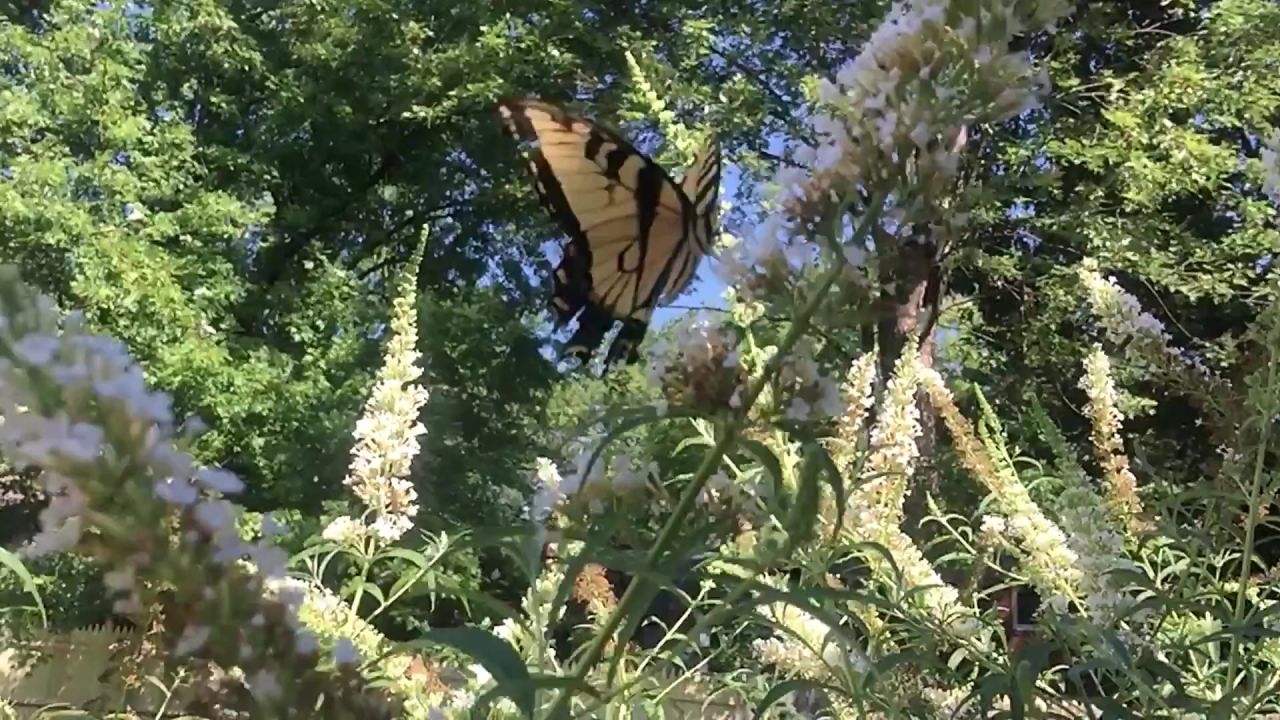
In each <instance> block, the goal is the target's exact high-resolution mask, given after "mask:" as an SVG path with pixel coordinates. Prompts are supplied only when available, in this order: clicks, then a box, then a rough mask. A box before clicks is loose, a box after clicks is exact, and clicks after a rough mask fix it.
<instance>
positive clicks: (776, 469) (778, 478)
mask: <svg viewBox="0 0 1280 720" xmlns="http://www.w3.org/2000/svg"><path fill="white" fill-rule="evenodd" d="M738 446H739V447H741V448H742V449H743V450H745V451H746V452H748V453H750V454H751V456H752V457H754V458H755V459H756V461H757V462H759V463H760V464H761V465H762V466H764V470H765V472H766V473H768V475H769V480H770V484H771V486H772V488H773V496H774V497H775V498H783V497H785V495H786V493H785V487H786V486H785V484H784V482H785V481H784V480H783V476H782V462H781V461H779V460H778V456H777V455H775V454H774V453H773V450H770V449H769V446H768V445H765V444H764V443H762V442H760V441H759V440H752V439H751V438H739V439H738Z"/></svg>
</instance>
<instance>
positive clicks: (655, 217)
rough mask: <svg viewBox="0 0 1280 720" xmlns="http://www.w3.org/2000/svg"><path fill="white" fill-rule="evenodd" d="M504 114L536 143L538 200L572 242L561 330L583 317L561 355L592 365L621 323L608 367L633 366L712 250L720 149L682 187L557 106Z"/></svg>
mask: <svg viewBox="0 0 1280 720" xmlns="http://www.w3.org/2000/svg"><path fill="white" fill-rule="evenodd" d="M498 109H499V112H500V114H501V115H502V119H503V122H504V124H505V125H506V128H507V130H508V132H510V133H511V135H513V136H514V137H515V138H516V139H517V140H520V141H524V142H527V143H529V144H531V145H532V149H531V150H530V152H529V153H528V167H529V171H530V173H531V174H532V175H533V178H534V187H535V189H536V191H537V194H538V198H539V200H540V201H541V202H542V206H543V207H544V208H545V209H546V211H547V213H548V214H549V215H550V216H551V217H552V219H554V220H555V221H556V222H557V223H558V224H559V225H560V228H561V229H562V230H563V231H564V233H565V234H566V235H567V236H568V241H567V242H566V243H565V245H564V246H563V248H564V256H563V258H562V259H561V261H560V264H559V265H558V266H557V267H556V270H555V273H554V276H553V286H552V293H551V300H550V305H551V309H552V312H553V314H554V316H555V326H556V328H557V329H559V328H562V327H564V326H565V325H566V324H568V322H569V321H570V320H572V319H573V318H574V316H577V317H578V329H577V331H576V332H575V333H574V334H573V336H572V337H570V338H569V340H568V342H566V343H565V348H564V351H563V353H562V356H563V357H570V358H576V359H578V360H580V361H581V362H582V363H586V362H587V361H588V360H589V359H590V358H591V356H592V355H593V354H594V353H595V351H596V350H597V348H599V347H600V345H601V344H602V343H603V342H604V338H605V335H606V334H607V333H608V332H609V330H610V329H612V327H613V325H614V323H615V322H617V321H621V323H622V327H621V329H620V330H619V331H618V335H617V337H616V338H615V339H614V341H613V343H612V344H611V346H610V347H609V349H608V353H607V355H606V357H605V366H606V367H609V366H611V365H613V363H614V362H616V361H617V360H619V359H625V360H626V362H628V363H633V362H635V361H636V360H638V359H639V358H640V353H639V345H640V341H641V340H643V339H644V335H645V332H646V331H647V330H648V327H649V320H650V317H651V316H652V314H653V311H654V309H655V307H657V305H658V303H659V302H670V301H671V300H674V299H675V298H676V297H678V296H679V295H680V293H682V292H683V291H684V290H685V289H686V288H687V287H688V286H689V283H690V282H691V281H692V280H693V277H694V273H695V272H696V271H697V268H698V264H699V262H700V261H701V260H702V257H703V256H704V255H706V254H707V253H708V252H709V250H710V249H711V245H712V243H713V238H714V237H715V235H716V232H717V223H718V219H717V212H718V210H719V193H720V146H719V143H718V142H717V141H716V140H715V139H714V138H713V139H712V140H710V141H709V142H708V143H707V144H706V146H705V147H704V148H703V149H702V151H701V152H699V153H698V155H697V159H696V160H695V161H694V163H693V165H692V166H690V168H689V169H688V171H687V172H686V173H685V174H684V177H683V178H682V179H681V180H679V181H676V180H673V179H671V176H670V175H668V174H667V171H666V170H664V169H663V168H662V167H660V166H659V165H658V164H657V163H655V162H654V161H653V160H651V159H650V158H649V157H648V156H646V155H644V154H643V153H641V152H640V151H638V150H636V149H635V147H633V146H632V145H631V143H629V142H627V140H626V139H624V138H623V137H622V136H621V135H619V134H618V133H617V132H614V131H613V130H611V129H609V128H607V127H605V126H604V125H601V124H599V123H597V122H594V121H592V120H589V119H587V118H585V117H582V116H579V115H576V114H573V113H570V112H568V111H566V110H565V109H563V108H561V107H559V106H557V105H554V104H552V103H547V102H543V101H540V100H534V99H503V100H500V101H499V103H498Z"/></svg>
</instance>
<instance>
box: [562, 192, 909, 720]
mask: <svg viewBox="0 0 1280 720" xmlns="http://www.w3.org/2000/svg"><path fill="white" fill-rule="evenodd" d="M884 201H885V195H884V193H879V194H877V195H876V197H875V198H874V199H873V200H872V202H871V203H870V205H868V207H867V212H866V213H865V214H864V215H863V216H862V218H860V219H859V222H858V226H857V229H856V230H855V232H854V242H858V241H861V240H862V239H863V238H865V237H866V234H867V232H868V230H870V228H871V225H872V223H874V222H875V221H876V220H877V219H878V218H879V216H880V211H881V210H882V209H883V207H884ZM839 217H840V216H839V214H837V218H839ZM843 272H844V262H843V258H842V257H840V256H838V255H837V256H836V257H835V258H834V259H833V260H832V264H831V267H830V268H829V269H828V270H827V272H826V273H825V274H824V275H823V276H822V279H821V280H820V281H819V282H818V285H817V287H816V288H815V289H814V291H813V295H812V296H810V297H809V300H808V302H806V303H805V304H804V306H803V307H801V309H800V311H799V312H797V313H796V316H795V318H794V319H793V320H792V323H791V327H789V328H787V333H786V335H784V336H783V338H782V341H781V342H779V343H778V350H777V352H776V353H774V356H773V358H771V359H770V361H769V363H768V364H767V365H766V366H765V369H764V372H762V373H761V374H760V377H758V378H756V381H755V382H754V383H752V384H751V386H750V388H748V390H747V394H746V396H745V397H744V398H743V399H742V405H741V406H740V407H739V409H738V412H737V413H736V414H734V415H733V416H732V417H731V418H730V419H729V421H728V422H726V423H725V424H724V425H723V426H722V427H721V429H720V433H719V437H718V438H717V439H716V443H715V445H713V446H712V447H711V449H710V450H708V451H707V454H706V455H705V456H703V458H702V463H701V464H700V465H699V466H698V469H697V471H696V472H695V473H694V475H693V479H692V480H691V481H690V482H689V486H688V487H687V488H685V491H684V493H683V494H681V496H680V500H679V502H678V503H677V504H676V507H675V509H674V510H672V512H671V516H670V517H669V518H668V519H667V523H666V524H665V525H664V526H663V527H662V530H661V531H660V532H659V533H658V538H657V540H655V541H654V544H653V547H652V548H650V550H649V552H648V554H646V556H645V566H646V567H648V568H653V567H655V566H656V565H657V563H658V562H659V561H660V560H661V559H662V557H663V556H664V555H666V553H667V551H668V550H669V549H670V548H671V545H672V543H674V542H675V539H676V536H677V535H678V534H679V532H680V530H681V529H682V528H683V527H684V525H685V523H686V522H687V518H688V515H689V513H690V512H691V511H692V510H693V507H694V504H695V503H696V502H697V499H698V495H699V493H701V492H702V487H703V486H704V485H706V483H707V480H708V479H710V477H711V475H712V474H713V473H714V472H715V471H716V469H717V468H718V467H719V466H720V460H721V458H723V457H724V455H725V454H726V453H727V452H729V450H731V449H733V446H734V444H735V443H736V442H737V439H738V431H739V430H740V429H741V428H742V426H743V425H744V424H745V423H746V420H747V414H748V413H749V412H750V411H751V408H752V406H753V405H755V403H756V400H758V399H759V398H760V394H761V393H762V392H764V389H765V388H766V387H767V386H768V384H769V382H770V381H771V380H772V378H773V376H774V375H775V374H777V373H778V372H779V371H780V370H781V368H782V362H783V360H784V359H785V358H786V355H787V353H789V352H790V351H791V349H792V348H793V347H794V346H795V344H796V343H797V342H799V341H800V338H801V337H802V336H803V335H804V333H805V331H807V330H808V328H809V321H810V320H811V319H812V318H813V316H814V314H816V313H817V312H818V309H819V308H821V306H822V303H823V301H824V300H826V297H827V292H828V291H829V290H830V289H831V286H832V285H834V284H835V281H836V280H837V279H838V278H839V277H840V275H841V273H843ZM743 592H745V588H744V589H743ZM643 593H644V587H643V582H642V579H641V578H639V577H637V578H634V579H632V581H631V583H630V584H629V585H628V586H627V589H626V592H624V593H623V594H622V598H621V599H620V600H619V601H618V605H617V606H616V607H615V608H614V610H613V613H612V614H610V615H609V619H608V620H607V621H606V622H605V624H604V625H603V626H602V627H601V628H600V631H599V633H598V634H597V635H596V637H595V639H594V640H593V641H592V643H591V645H590V646H589V647H588V648H587V652H586V654H585V655H583V657H582V659H581V660H580V661H579V662H578V664H577V666H576V667H575V668H574V670H573V678H574V679H575V680H577V681H578V683H583V682H585V680H586V677H587V673H589V672H590V671H591V669H592V668H593V667H595V665H596V663H598V662H600V658H602V657H603V656H604V651H605V648H606V647H608V645H609V641H610V640H611V639H612V638H613V635H614V633H615V632H617V630H618V628H619V626H621V625H622V621H623V620H624V619H625V618H626V617H627V616H628V615H630V614H631V612H632V611H633V609H634V608H633V606H634V605H635V604H636V603H637V601H638V600H639V599H640V598H641V596H642V594H643ZM623 642H625V639H624V640H623ZM572 699H573V693H572V691H569V690H566V691H564V692H562V693H561V694H560V696H559V697H558V698H556V702H555V704H554V705H553V706H552V707H551V710H550V712H549V716H550V717H551V718H559V717H567V715H568V711H569V703H570V702H572Z"/></svg>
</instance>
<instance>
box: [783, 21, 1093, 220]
mask: <svg viewBox="0 0 1280 720" xmlns="http://www.w3.org/2000/svg"><path fill="white" fill-rule="evenodd" d="M1070 10H1071V5H1070V4H1069V3H1067V2H1065V1H1063V0H1051V1H1049V2H1025V1H1023V2H1009V1H1008V0H982V1H980V2H951V1H949V0H922V1H917V2H898V3H895V4H894V6H893V8H892V9H891V10H890V11H889V14H888V16H887V17H886V18H885V20H884V21H883V22H882V23H881V24H880V26H879V27H878V28H877V29H876V31H875V32H874V33H872V35H871V37H870V38H869V39H868V40H867V42H866V44H865V45H864V46H863V50H862V52H860V53H859V54H858V56H857V57H856V58H855V59H854V60H853V61H851V62H849V63H847V64H845V65H844V66H843V67H842V68H841V69H840V70H839V72H838V73H837V74H836V78H835V82H831V81H829V80H823V81H821V83H820V85H819V89H818V99H819V103H820V104H821V105H822V106H823V108H824V109H825V110H828V111H829V112H820V113H817V114H815V115H814V116H813V117H812V118H811V124H812V129H813V131H814V132H815V133H816V135H817V137H818V139H819V143H818V145H817V146H816V147H812V148H807V147H806V148H802V149H801V153H800V156H799V157H798V159H799V160H800V161H801V162H802V164H808V163H804V161H805V160H808V161H810V162H811V164H812V166H813V172H812V173H811V174H810V175H809V176H808V177H801V176H798V175H797V176H795V177H791V178H787V179H786V182H782V183H780V184H781V185H782V186H783V187H784V188H785V189H788V190H791V192H792V200H793V204H792V208H793V210H799V211H801V212H796V213H794V214H796V215H798V216H804V215H806V213H805V212H803V209H804V208H805V206H806V204H807V203H809V202H812V201H814V200H822V199H823V198H825V197H827V196H828V195H829V193H831V192H832V191H834V192H835V193H836V194H837V195H840V196H849V195H850V194H851V193H850V191H851V190H853V189H855V188H858V187H860V186H861V187H868V188H870V187H880V188H882V189H893V188H895V187H901V186H906V185H914V186H916V187H917V188H918V190H919V191H920V192H921V194H922V197H923V196H927V195H929V194H930V192H931V191H936V190H938V189H940V188H941V186H942V184H943V183H945V182H947V180H949V179H950V178H951V177H954V175H955V173H956V171H957V169H958V160H959V158H958V151H959V149H960V146H962V145H963V137H964V130H963V128H964V127H965V126H966V125H969V124H973V123H975V122H978V123H981V122H993V121H1000V120H1003V119H1007V118H1009V117H1012V116H1014V115H1017V114H1018V113H1020V112H1023V111H1024V110H1027V109H1031V108H1033V107H1035V106H1036V105H1037V99H1036V93H1037V90H1038V89H1039V86H1043V85H1046V84H1047V80H1046V78H1045V76H1044V75H1043V73H1037V72H1035V71H1033V69H1032V67H1031V64H1030V62H1029V61H1028V59H1027V57H1026V56H1025V54H1022V53H1012V52H1009V50H1008V45H1009V41H1010V39H1012V38H1013V36H1015V35H1017V34H1020V33H1022V32H1026V31H1034V30H1037V29H1040V28H1043V27H1046V26H1049V25H1051V24H1052V23H1054V22H1055V21H1056V20H1058V19H1059V18H1060V17H1062V16H1064V15H1066V14H1067V13H1068V12H1070Z"/></svg>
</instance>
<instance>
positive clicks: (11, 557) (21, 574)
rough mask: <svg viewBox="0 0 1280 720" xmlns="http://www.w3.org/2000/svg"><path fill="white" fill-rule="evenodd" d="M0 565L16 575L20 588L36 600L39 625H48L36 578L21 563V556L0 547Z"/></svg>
mask: <svg viewBox="0 0 1280 720" xmlns="http://www.w3.org/2000/svg"><path fill="white" fill-rule="evenodd" d="M0 566H3V567H4V568H5V569H6V570H8V571H9V572H11V573H13V574H14V575H15V576H17V578H18V580H19V581H20V582H21V583H22V589H23V590H24V591H25V592H26V593H27V594H28V595H30V596H31V597H32V598H33V599H34V600H35V601H36V608H37V609H38V610H39V611H40V625H41V626H42V627H48V626H49V616H48V614H46V613H45V609H44V601H43V600H41V598H40V588H39V587H38V586H37V585H36V579H35V578H34V577H32V575H31V573H30V571H28V570H27V566H26V565H25V564H23V562H22V558H20V557H18V556H17V554H15V553H12V552H10V551H8V550H5V549H4V548H0Z"/></svg>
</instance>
